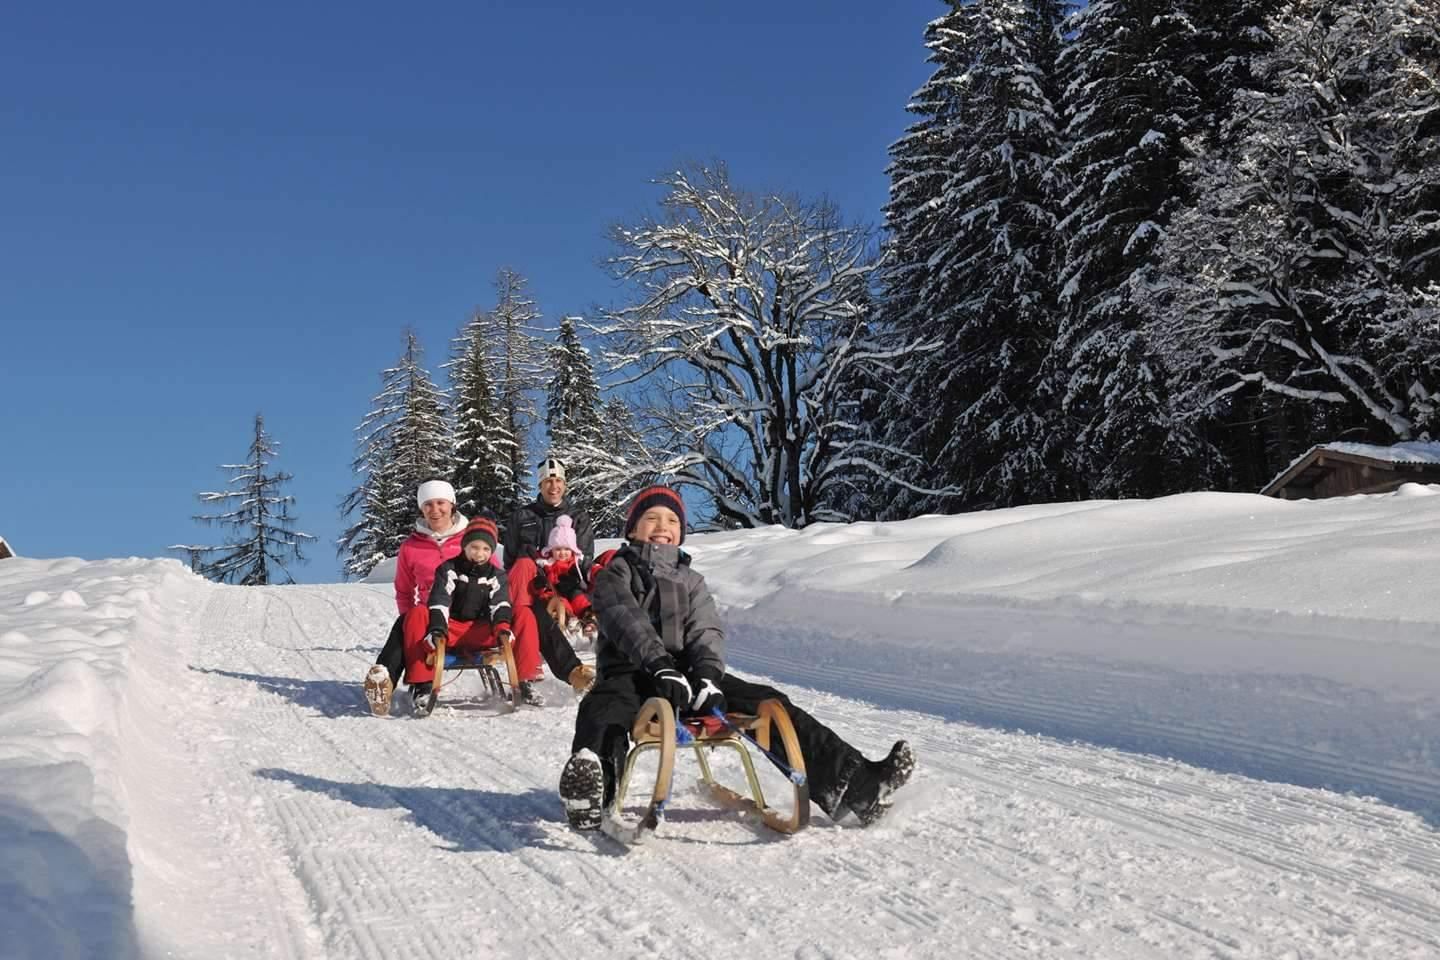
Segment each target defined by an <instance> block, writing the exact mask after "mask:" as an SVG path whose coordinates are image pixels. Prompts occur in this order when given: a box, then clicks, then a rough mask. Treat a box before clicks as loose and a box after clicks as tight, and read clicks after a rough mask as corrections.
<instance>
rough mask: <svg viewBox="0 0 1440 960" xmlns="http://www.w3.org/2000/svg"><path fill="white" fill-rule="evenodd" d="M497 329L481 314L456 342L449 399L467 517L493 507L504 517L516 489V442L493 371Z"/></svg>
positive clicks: (461, 504)
mask: <svg viewBox="0 0 1440 960" xmlns="http://www.w3.org/2000/svg"><path fill="white" fill-rule="evenodd" d="M494 335H495V329H494V324H493V321H492V319H491V318H490V317H488V316H486V315H485V314H483V313H478V312H477V313H476V314H475V315H474V316H472V317H471V319H470V320H469V321H468V322H467V323H466V324H465V326H464V327H463V328H461V330H460V333H459V335H458V336H456V337H455V339H453V340H452V341H451V345H452V355H451V359H450V360H449V361H447V362H446V363H445V364H444V365H443V366H444V367H445V368H446V369H448V370H449V372H450V383H451V392H450V401H451V404H450V406H451V417H452V427H453V437H454V444H455V449H454V462H455V471H454V473H453V475H452V476H451V482H452V483H453V484H454V486H455V496H456V498H457V504H456V508H457V509H458V510H459V511H460V512H461V513H462V514H464V515H465V516H467V517H478V516H481V515H482V514H483V513H484V512H486V511H489V512H490V513H492V514H493V515H495V516H497V517H498V516H502V515H504V511H506V510H508V508H509V505H510V504H511V502H513V500H514V496H515V489H516V477H515V472H514V470H515V461H516V450H515V448H516V442H515V438H514V437H513V436H512V435H511V434H510V432H509V430H508V429H507V428H506V426H505V421H504V420H503V419H502V417H501V416H500V412H499V403H498V401H497V399H496V396H495V388H494V385H493V383H492V382H491V377H490V371H491V370H492V369H493V368H494V367H495V365H496V363H497V360H496V357H495V356H494V355H493V354H494V351H493V349H492V346H491V345H492V343H493V342H494V339H493V338H494Z"/></svg>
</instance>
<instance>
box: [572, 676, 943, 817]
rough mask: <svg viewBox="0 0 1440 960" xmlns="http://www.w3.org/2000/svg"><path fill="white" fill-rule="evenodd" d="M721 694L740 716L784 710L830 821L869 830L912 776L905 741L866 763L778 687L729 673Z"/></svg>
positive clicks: (813, 797)
mask: <svg viewBox="0 0 1440 960" xmlns="http://www.w3.org/2000/svg"><path fill="white" fill-rule="evenodd" d="M720 690H721V692H722V693H723V694H724V695H725V700H726V702H727V703H728V704H729V709H731V710H734V711H737V712H739V713H755V712H756V710H758V709H759V706H760V701H762V700H769V699H772V698H773V699H775V700H779V701H780V702H781V703H783V704H784V705H785V710H786V712H787V713H789V714H790V722H791V724H793V725H794V727H795V737H796V739H797V740H799V741H800V754H801V756H803V757H804V758H805V773H806V775H807V777H808V779H809V781H810V799H811V800H814V801H815V805H816V806H818V807H819V808H820V809H821V810H824V811H825V813H826V815H827V816H829V817H830V819H831V820H839V819H840V818H842V817H843V816H844V815H845V814H846V812H850V813H854V814H855V815H856V817H858V818H859V819H860V822H861V823H863V824H865V825H866V826H869V825H870V824H871V823H874V822H875V821H876V820H878V819H879V818H880V817H881V816H883V815H884V814H885V811H886V810H888V809H889V808H890V796H891V794H893V793H894V792H895V791H896V790H898V789H900V787H902V786H904V785H905V783H906V781H908V780H909V779H910V774H911V773H912V772H914V769H915V751H914V750H913V749H911V747H910V745H909V744H908V743H906V742H905V741H903V740H901V741H899V742H898V743H896V744H895V746H893V747H891V748H890V755H889V756H887V757H886V758H885V759H884V760H866V759H865V757H864V755H863V754H861V752H860V751H859V750H857V749H855V748H854V747H853V746H851V745H850V744H849V743H846V742H845V741H844V740H843V739H841V737H840V735H839V734H837V733H836V732H835V731H834V730H831V729H830V728H829V727H827V726H825V724H823V723H821V722H820V721H819V720H816V719H815V718H814V717H812V716H810V714H808V713H806V712H805V711H804V710H801V709H800V708H799V707H797V706H795V704H793V703H791V702H790V698H789V697H787V696H786V695H785V694H783V693H781V692H780V691H779V690H776V689H775V688H774V687H769V686H766V685H764V684H761V683H751V682H750V681H748V680H741V679H740V678H739V677H736V676H733V675H731V674H728V673H727V674H725V676H724V677H722V678H721V680H720ZM582 702H583V701H582Z"/></svg>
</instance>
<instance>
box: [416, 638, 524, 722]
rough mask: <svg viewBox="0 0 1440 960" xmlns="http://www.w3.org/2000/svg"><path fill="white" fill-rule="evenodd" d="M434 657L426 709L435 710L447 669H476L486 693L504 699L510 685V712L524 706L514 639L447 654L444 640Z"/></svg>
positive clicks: (438, 646) (457, 670)
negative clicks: (503, 672)
mask: <svg viewBox="0 0 1440 960" xmlns="http://www.w3.org/2000/svg"><path fill="white" fill-rule="evenodd" d="M432 656H433V657H434V664H433V666H434V667H435V680H434V681H433V686H432V687H431V688H430V703H429V705H428V706H427V707H426V709H425V712H426V713H429V712H431V711H432V710H434V709H435V704H436V703H437V702H438V700H439V697H440V688H441V686H443V684H444V678H445V672H446V671H447V670H448V671H450V672H451V673H459V672H462V671H465V670H474V671H475V672H477V673H478V674H479V675H480V685H481V686H482V687H483V688H484V689H485V691H486V693H488V694H493V695H494V696H496V697H499V698H501V699H502V700H503V699H505V698H506V697H507V694H506V692H505V688H506V687H507V686H508V687H509V688H510V692H509V694H508V698H509V700H510V712H513V711H515V710H518V709H520V671H519V670H518V669H516V667H515V647H514V640H513V639H512V638H506V640H505V641H504V642H502V643H499V644H496V645H495V646H492V647H481V648H480V649H479V650H476V651H474V652H471V653H447V652H446V649H445V641H444V640H441V641H440V642H439V643H437V644H436V645H435V653H434V654H433V655H432ZM502 665H503V666H504V669H505V678H504V679H503V680H502V679H501V677H500V668H501V666H502ZM451 682H452V683H453V682H454V681H453V680H452V681H451Z"/></svg>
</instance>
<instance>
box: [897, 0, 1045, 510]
mask: <svg viewBox="0 0 1440 960" xmlns="http://www.w3.org/2000/svg"><path fill="white" fill-rule="evenodd" d="M1062 6H1063V5H1062V4H1059V3H1036V2H1023V0H976V2H974V3H966V4H957V5H955V6H954V8H953V10H952V12H951V13H949V14H947V15H946V16H944V17H942V18H940V19H938V20H936V21H935V22H933V23H931V24H930V26H929V28H928V30H927V33H926V43H927V46H929V48H930V50H931V56H930V60H931V62H933V63H935V65H936V69H935V72H934V74H933V75H932V76H931V78H930V79H929V81H927V82H926V84H925V85H924V86H922V87H921V88H920V90H919V91H918V92H917V93H916V94H915V96H914V98H913V99H912V102H911V104H910V110H911V111H912V112H913V113H916V114H917V115H919V117H920V118H921V119H920V120H919V121H918V122H917V123H916V124H915V125H914V126H912V127H911V128H910V130H909V131H908V132H907V134H906V136H905V137H904V138H902V139H901V140H900V141H899V142H897V143H896V145H895V146H894V147H893V148H892V150H891V155H892V163H891V166H890V170H889V172H890V177H891V198H890V202H889V204H887V206H886V208H885V213H886V222H887V226H888V227H889V230H890V235H891V244H890V248H889V258H888V261H889V262H888V270H887V272H886V275H885V292H884V296H885V302H886V307H887V310H886V316H887V318H888V321H889V323H890V324H892V325H893V326H894V328H896V329H898V330H901V331H904V332H905V333H908V334H910V335H912V336H916V337H921V338H924V339H928V340H932V341H934V342H937V343H939V344H941V345H942V346H941V347H940V348H939V349H938V350H935V351H933V352H930V353H927V354H924V355H922V356H921V357H919V358H918V360H917V361H916V362H915V363H913V364H912V365H911V366H910V367H909V368H908V369H907V370H906V371H905V373H904V375H903V376H902V377H900V378H897V379H896V381H895V382H894V383H892V384H890V385H889V390H888V392H887V393H886V395H885V399H884V401H883V402H882V410H881V414H880V416H879V417H877V418H876V420H878V422H879V423H881V424H884V425H885V427H886V429H887V430H888V436H889V446H890V447H891V448H903V449H908V450H910V451H912V452H913V453H915V454H917V455H918V462H920V463H923V464H924V467H925V469H926V470H927V471H928V474H927V475H926V477H925V478H924V479H926V480H929V481H930V482H932V483H934V482H937V481H940V482H948V483H949V484H951V485H952V486H953V487H954V488H955V490H956V495H955V496H953V497H949V498H945V499H943V500H941V501H940V502H939V503H938V504H937V502H936V501H935V500H934V499H933V498H932V497H930V496H929V495H927V494H922V493H915V492H910V493H909V494H908V495H907V493H906V492H905V491H904V490H901V491H899V494H900V495H899V496H898V497H894V498H892V499H891V502H890V506H889V507H888V508H887V510H886V515H889V516H897V515H900V516H903V515H911V514H914V513H919V512H926V511H933V510H935V509H936V508H937V506H938V507H940V508H941V509H950V510H953V509H957V508H962V507H974V506H990V505H1010V504H1016V503H1024V502H1028V501H1031V500H1037V499H1051V498H1053V497H1054V496H1055V495H1056V493H1057V491H1056V489H1055V486H1054V483H1053V478H1054V477H1055V470H1054V465H1053V464H1051V463H1047V462H1046V458H1045V455H1044V447H1045V444H1046V442H1047V438H1048V436H1049V434H1050V427H1049V421H1050V418H1051V413H1050V411H1049V410H1047V409H1046V405H1045V404H1046V400H1045V397H1044V395H1043V394H1042V393H1040V392H1039V391H1037V390H1036V389H1035V385H1036V381H1037V379H1038V376H1039V371H1040V368H1041V364H1042V363H1043V361H1044V360H1045V358H1046V356H1047V353H1048V350H1049V346H1050V343H1051V341H1052V339H1053V337H1054V333H1055V327H1056V306H1055V289H1054V280H1053V277H1054V266H1053V262H1054V254H1055V251H1054V249H1053V237H1054V228H1055V222H1056V216H1055V197H1054V195H1053V191H1052V187H1051V179H1052V172H1053V166H1054V163H1055V157H1056V155H1057V153H1058V152H1059V143H1058V134H1057V130H1056V117H1055V108H1054V106H1053V105H1052V102H1051V99H1050V92H1051V90H1053V88H1054V83H1055V81H1054V62H1053V61H1054V57H1055V56H1056V50H1057V48H1058V35H1057V31H1056V27H1057V24H1058V21H1059V17H1060V15H1061V12H1062ZM877 386H879V387H880V388H881V389H885V386H886V385H884V384H878V385H877ZM912 469H913V468H912ZM896 472H897V473H898V472H901V471H900V470H898V469H897V471H896ZM917 479H919V478H917Z"/></svg>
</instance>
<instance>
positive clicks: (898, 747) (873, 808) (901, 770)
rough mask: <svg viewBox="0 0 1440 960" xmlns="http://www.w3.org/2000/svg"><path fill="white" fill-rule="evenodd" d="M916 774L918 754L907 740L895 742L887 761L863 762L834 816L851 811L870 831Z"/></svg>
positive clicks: (858, 765)
mask: <svg viewBox="0 0 1440 960" xmlns="http://www.w3.org/2000/svg"><path fill="white" fill-rule="evenodd" d="M914 772H915V750H914V748H913V747H911V746H910V744H908V743H906V742H905V741H904V740H897V741H895V745H894V746H893V747H891V748H890V753H889V754H888V755H887V756H886V757H885V759H884V760H865V759H861V760H860V762H859V763H858V764H857V765H856V768H855V770H854V772H853V773H852V774H851V776H850V780H849V782H848V783H846V785H845V793H844V795H843V796H842V797H841V799H840V804H839V806H838V807H837V809H836V811H835V813H836V816H837V817H838V816H840V815H842V814H843V813H844V811H846V810H849V811H850V812H851V813H853V814H855V817H856V819H858V820H859V821H860V825H861V826H862V827H868V826H870V825H871V824H873V823H874V822H875V821H877V820H879V819H880V818H881V817H883V816H885V814H886V812H888V811H889V809H890V804H891V803H893V802H894V801H892V800H891V799H890V797H891V795H892V794H894V793H895V791H896V790H899V789H900V788H901V787H903V786H905V784H906V783H907V782H909V780H910V775H911V774H912V773H914Z"/></svg>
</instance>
